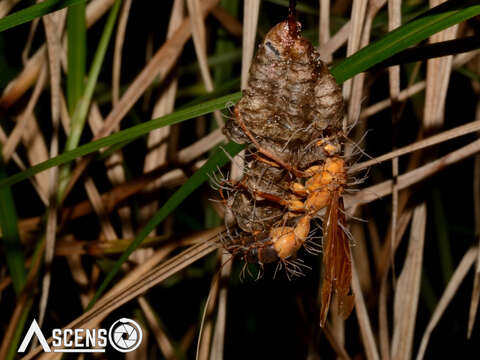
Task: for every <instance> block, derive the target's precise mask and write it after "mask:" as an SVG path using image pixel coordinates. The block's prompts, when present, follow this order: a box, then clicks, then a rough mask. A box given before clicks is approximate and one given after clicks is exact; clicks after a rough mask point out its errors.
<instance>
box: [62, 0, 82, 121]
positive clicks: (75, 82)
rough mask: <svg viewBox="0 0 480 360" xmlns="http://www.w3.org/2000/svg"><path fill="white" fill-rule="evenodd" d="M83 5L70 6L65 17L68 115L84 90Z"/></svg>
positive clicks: (71, 112) (72, 111)
mask: <svg viewBox="0 0 480 360" xmlns="http://www.w3.org/2000/svg"><path fill="white" fill-rule="evenodd" d="M85 8H86V6H85V3H84V2H81V3H78V4H75V5H73V6H71V7H70V8H69V9H68V15H67V35H68V45H69V46H68V54H67V56H68V72H67V103H68V111H69V112H70V115H73V113H74V110H75V105H76V104H77V101H78V99H80V97H81V96H82V94H83V91H84V88H85V86H84V85H85V66H86V65H85V64H86V56H87V27H86V23H85Z"/></svg>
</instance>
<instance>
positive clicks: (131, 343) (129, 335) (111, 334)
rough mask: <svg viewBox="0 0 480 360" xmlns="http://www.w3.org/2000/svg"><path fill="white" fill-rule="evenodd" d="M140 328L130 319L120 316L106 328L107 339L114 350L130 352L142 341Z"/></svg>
mask: <svg viewBox="0 0 480 360" xmlns="http://www.w3.org/2000/svg"><path fill="white" fill-rule="evenodd" d="M142 338H143V333H142V328H141V327H140V325H138V323H136V322H135V321H133V320H131V319H127V318H121V319H119V320H117V321H115V322H114V323H113V324H112V326H110V329H109V330H108V340H109V342H110V345H112V346H113V348H114V349H115V350H118V351H120V352H124V353H126V352H130V351H134V350H135V349H137V348H138V347H139V346H140V344H141V343H142Z"/></svg>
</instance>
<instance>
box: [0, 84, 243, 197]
mask: <svg viewBox="0 0 480 360" xmlns="http://www.w3.org/2000/svg"><path fill="white" fill-rule="evenodd" d="M240 97H241V93H240V92H237V93H234V94H230V95H226V96H223V97H221V98H218V99H214V100H211V101H207V102H205V103H202V104H198V105H195V106H192V107H189V108H187V109H183V110H179V111H176V112H174V113H171V114H168V115H166V116H163V117H161V118H157V119H153V120H150V121H147V122H145V123H142V124H139V125H135V126H132V127H130V128H128V129H125V130H121V131H119V132H117V133H115V134H113V135H110V136H107V137H104V138H101V139H98V140H95V141H92V142H90V143H88V144H85V145H82V146H79V147H78V148H76V149H73V150H71V151H66V152H64V153H62V154H60V155H58V156H56V157H54V158H52V159H49V160H46V161H44V162H42V163H40V164H37V165H35V166H32V167H30V168H28V169H26V170H24V171H22V172H19V173H18V174H15V175H13V176H10V177H8V178H6V179H1V180H0V188H2V187H5V186H10V185H13V184H16V183H18V182H19V181H22V180H25V179H28V178H29V177H32V176H33V175H35V174H38V173H39V172H42V171H44V170H47V169H50V168H51V167H53V166H59V165H63V164H66V163H68V162H70V161H72V160H75V159H76V158H78V157H81V156H85V155H88V154H91V153H94V152H96V151H98V150H100V149H102V148H104V147H108V146H111V145H114V144H118V143H121V142H125V141H129V140H131V139H135V138H137V137H139V136H142V135H145V134H147V133H148V132H150V131H152V130H154V129H158V128H160V127H162V126H167V125H173V124H177V123H180V122H182V121H185V120H189V119H193V118H196V117H198V116H202V115H205V114H209V113H211V112H213V111H215V110H221V109H225V108H227V107H229V106H230V105H231V104H232V103H235V102H237V101H238V100H240Z"/></svg>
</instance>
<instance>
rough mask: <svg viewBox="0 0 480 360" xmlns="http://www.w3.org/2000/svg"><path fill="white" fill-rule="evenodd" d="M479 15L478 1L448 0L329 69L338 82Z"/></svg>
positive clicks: (479, 4)
mask: <svg viewBox="0 0 480 360" xmlns="http://www.w3.org/2000/svg"><path fill="white" fill-rule="evenodd" d="M479 14H480V3H479V2H478V0H470V1H447V2H446V3H444V4H442V5H439V6H437V7H435V8H433V9H430V10H428V11H426V12H425V13H424V14H422V15H420V16H419V17H417V18H415V19H413V20H412V21H410V22H408V23H406V24H405V25H402V26H401V27H399V28H397V29H395V30H394V31H392V32H390V33H388V34H387V35H386V36H384V37H383V38H381V39H380V40H378V41H375V42H374V43H372V44H371V45H369V46H366V47H364V48H363V49H361V50H360V51H358V52H357V53H355V54H354V55H352V56H350V57H348V58H347V59H345V60H344V61H343V62H341V63H340V64H338V65H337V66H335V67H334V68H332V74H333V76H335V78H336V79H337V82H338V83H339V84H341V83H343V82H344V81H345V80H347V79H349V78H351V77H353V76H355V75H356V74H358V73H361V72H363V71H365V70H367V69H369V68H371V67H372V66H374V65H376V64H377V63H379V62H381V61H383V60H385V59H387V58H389V57H390V56H393V55H395V54H396V53H398V52H400V51H402V50H404V49H406V48H408V47H409V46H412V45H414V44H416V43H418V42H420V41H422V40H425V39H426V38H428V37H429V36H431V35H433V34H435V33H437V32H439V31H441V30H444V29H446V28H448V27H450V26H453V25H455V24H458V23H460V22H462V21H465V20H467V19H469V18H471V17H474V16H476V15H479Z"/></svg>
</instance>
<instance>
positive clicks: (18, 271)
mask: <svg viewBox="0 0 480 360" xmlns="http://www.w3.org/2000/svg"><path fill="white" fill-rule="evenodd" d="M6 177H7V174H6V171H5V167H4V164H3V158H2V154H1V146H0V181H1V180H3V179H5V178H6ZM0 227H1V229H2V243H3V249H4V252H5V257H6V260H7V267H8V271H9V272H10V277H11V278H12V283H13V288H14V289H15V293H16V294H17V295H19V294H20V292H21V291H22V288H23V285H24V284H25V280H26V278H27V276H26V271H25V259H24V256H23V251H22V244H21V243H20V236H19V235H18V223H17V211H16V209H15V203H14V201H13V195H12V191H11V188H10V187H2V188H0Z"/></svg>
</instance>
